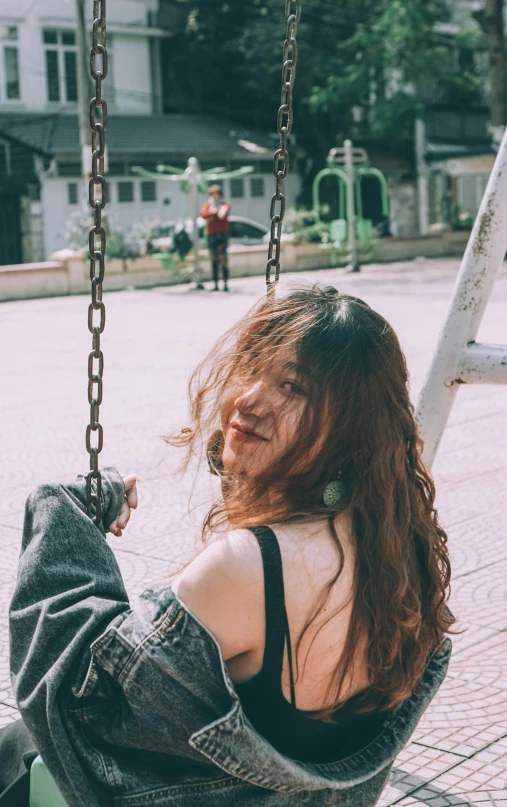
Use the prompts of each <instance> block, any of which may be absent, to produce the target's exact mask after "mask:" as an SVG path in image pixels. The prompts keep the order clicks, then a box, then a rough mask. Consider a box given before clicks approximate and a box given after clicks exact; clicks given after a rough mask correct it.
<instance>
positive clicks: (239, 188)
mask: <svg viewBox="0 0 507 807" xmlns="http://www.w3.org/2000/svg"><path fill="white" fill-rule="evenodd" d="M244 195H245V182H244V180H243V179H231V199H243V197H244Z"/></svg>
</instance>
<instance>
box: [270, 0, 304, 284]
mask: <svg viewBox="0 0 507 807" xmlns="http://www.w3.org/2000/svg"><path fill="white" fill-rule="evenodd" d="M301 6H302V0H285V16H286V17H287V37H286V39H285V42H284V45H283V66H282V97H281V105H280V109H279V110H278V117H277V122H276V123H277V125H276V128H277V131H278V134H279V135H280V145H279V147H278V149H277V150H276V151H275V154H274V157H273V174H274V176H275V179H276V189H275V193H274V194H273V197H272V199H271V207H270V212H269V216H270V218H271V237H270V241H269V249H268V262H267V265H266V286H267V292H268V297H272V296H273V295H274V293H275V286H276V284H277V283H278V278H279V277H280V242H281V237H282V223H283V217H284V215H285V196H284V194H283V181H284V179H285V177H286V176H287V174H288V173H289V152H288V150H287V141H288V138H289V135H290V133H291V130H292V94H293V91H294V82H295V80H296V65H297V61H298V43H297V40H296V34H297V27H298V22H299V20H300V18H301ZM293 7H294V10H293ZM277 204H279V208H278V210H277ZM273 270H274V278H273V277H272V273H273Z"/></svg>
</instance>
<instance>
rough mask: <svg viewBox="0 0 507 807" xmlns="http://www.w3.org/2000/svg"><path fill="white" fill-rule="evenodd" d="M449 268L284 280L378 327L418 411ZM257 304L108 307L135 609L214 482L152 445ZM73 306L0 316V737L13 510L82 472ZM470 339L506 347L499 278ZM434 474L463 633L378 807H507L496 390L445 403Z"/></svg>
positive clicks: (118, 546) (506, 559)
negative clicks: (184, 470) (362, 310)
mask: <svg viewBox="0 0 507 807" xmlns="http://www.w3.org/2000/svg"><path fill="white" fill-rule="evenodd" d="M457 269H458V262H457V261H450V260H443V261H436V260H428V261H416V262H411V263H404V264H391V265H386V266H372V267H367V268H366V269H365V270H364V271H363V272H362V273H361V274H359V275H350V274H345V273H344V271H343V270H329V271H318V272H305V273H299V274H292V275H288V276H287V277H285V278H284V280H283V282H284V283H286V282H290V283H292V284H293V283H312V282H324V283H328V284H332V285H336V286H337V287H338V288H339V289H340V290H343V291H346V292H349V293H352V294H357V295H358V296H360V297H364V299H365V300H366V301H367V302H368V303H369V304H370V305H372V306H373V307H374V308H377V309H378V310H379V311H380V312H381V313H382V314H384V315H385V316H386V317H387V319H388V320H389V321H390V322H391V323H392V324H393V326H394V327H395V329H396V331H397V332H398V334H399V337H400V340H401V343H402V345H403V348H404V350H405V352H406V354H407V358H408V363H409V367H410V371H411V377H412V395H413V399H414V401H415V400H416V399H417V394H418V391H419V389H420V386H421V384H422V380H423V378H424V373H425V371H426V368H427V367H428V364H429V361H430V358H431V355H432V352H433V349H434V346H435V343H436V339H437V335H438V331H439V328H440V325H441V323H442V320H443V317H444V315H445V312H446V309H447V305H448V302H449V299H450V294H451V290H452V286H453V283H454V279H455V276H456V272H457ZM263 290H264V289H263V280H262V278H248V279H242V280H234V281H232V283H231V292H230V293H229V294H225V293H223V292H220V293H218V294H214V293H211V292H207V291H205V292H192V291H189V290H188V288H187V287H177V288H176V287H171V288H167V287H165V288H158V289H151V290H148V291H146V290H145V291H124V292H116V293H112V294H108V295H107V296H106V298H105V303H106V308H107V325H106V330H105V332H104V334H103V338H102V339H103V346H104V352H105V362H106V366H105V384H104V402H103V405H102V407H101V413H100V418H101V422H102V423H103V425H104V432H105V443H104V450H103V453H102V455H101V457H102V465H108V464H112V465H115V466H116V467H117V468H118V469H119V470H120V471H121V472H122V473H127V472H136V473H137V474H138V476H139V492H140V507H139V510H138V511H137V512H136V513H135V514H134V515H133V518H132V523H131V524H130V526H129V527H128V529H127V530H126V532H125V534H124V537H123V538H122V539H119V540H117V539H112V544H113V546H114V549H115V552H116V555H117V557H118V561H119V563H120V566H121V569H122V571H123V574H124V577H125V581H126V584H127V588H128V590H129V592H130V593H131V594H132V595H135V594H138V593H139V592H140V591H142V590H143V589H144V588H146V587H148V586H151V585H153V584H157V583H159V582H160V581H161V580H164V578H166V577H167V575H168V574H169V572H170V571H171V570H174V569H175V568H177V566H178V564H180V563H181V561H182V560H184V559H186V558H187V557H188V556H189V554H190V553H191V552H192V548H193V546H194V542H195V541H198V540H199V520H200V518H201V517H202V513H203V512H204V509H203V508H204V507H205V504H206V500H207V499H209V495H210V493H211V491H212V487H213V485H214V484H216V482H215V480H214V479H213V478H212V477H210V476H209V474H207V473H206V472H205V471H203V472H202V473H200V474H199V475H198V476H196V475H195V473H189V474H188V475H187V476H186V477H185V478H183V479H182V478H178V477H176V476H174V473H173V471H174V468H175V466H176V462H177V460H178V457H177V455H175V454H174V452H173V450H172V449H167V448H166V447H165V445H164V443H163V441H162V440H161V435H163V434H165V433H167V432H169V431H171V430H173V429H176V428H178V427H179V426H181V425H183V424H184V423H185V417H186V411H187V397H186V387H187V382H188V378H189V373H190V370H191V369H192V368H193V367H194V366H195V364H196V363H197V362H198V360H199V359H200V358H202V357H203V356H204V355H205V353H206V352H207V350H208V349H209V348H210V347H211V346H212V345H213V343H214V341H215V340H216V338H217V337H218V336H219V335H220V334H221V333H222V332H223V331H224V330H225V329H226V328H227V327H228V326H230V325H232V324H233V323H234V322H235V321H236V320H237V319H238V317H239V316H240V315H241V314H243V313H244V312H245V311H247V310H248V308H249V307H250V306H251V305H252V304H253V303H254V302H255V301H256V300H257V299H259V297H260V296H261V295H262V293H263ZM87 306H88V299H87V298H86V297H65V298H55V299H43V300H32V301H26V302H14V303H4V304H1V305H0V344H1V345H2V351H1V358H0V411H1V413H2V429H1V439H0V458H1V462H0V486H1V491H2V493H1V497H0V501H1V508H0V552H1V556H2V564H1V565H0V579H1V582H2V588H1V592H0V598H1V607H0V641H1V642H2V656H1V661H0V725H4V724H6V723H8V722H9V721H10V720H13V719H15V718H16V716H17V712H16V709H15V705H14V700H13V698H12V692H11V688H10V683H9V674H8V636H7V608H8V602H9V598H10V594H11V591H12V588H13V585H14V579H15V574H16V564H17V557H18V553H19V545H20V537H21V528H22V520H23V508H24V502H25V499H26V497H27V495H28V494H29V493H30V491H31V490H32V489H33V488H34V487H35V486H36V485H38V484H39V483H41V482H46V481H49V480H58V481H62V482H65V481H66V480H69V479H70V478H72V477H73V476H74V475H76V474H77V473H81V472H84V471H86V470H87V455H86V451H85V445H84V434H85V427H86V423H87V418H88V416H89V407H88V403H87V357H88V352H89V351H90V350H91V336H90V334H89V333H88V330H87V324H86V322H87ZM478 338H479V339H480V340H481V341H487V342H497V343H503V344H506V343H507V269H506V268H504V270H503V271H502V272H501V274H500V277H499V280H498V281H497V284H496V286H495V289H494V293H493V296H492V299H491V300H490V303H489V306H488V310H487V313H486V315H485V318H484V322H483V325H482V327H481V330H480V333H479V337H478ZM434 472H435V476H436V481H437V488H438V507H439V511H440V515H441V520H442V522H443V524H444V526H445V528H446V529H447V530H448V533H449V542H450V550H451V555H452V561H453V581H454V582H453V589H452V599H451V607H452V609H453V611H454V612H455V614H456V616H457V617H458V618H459V620H460V627H462V628H466V632H465V633H463V634H462V635H460V636H458V637H455V638H454V648H455V649H454V654H453V659H452V663H451V668H450V674H449V676H448V678H447V680H446V682H445V683H444V685H443V687H442V689H441V691H440V694H439V695H438V697H437V698H436V700H435V702H434V703H433V705H432V706H431V707H430V709H429V710H428V712H427V713H426V715H425V717H424V718H423V720H422V722H421V724H420V725H419V727H418V729H417V732H416V734H415V735H414V737H413V742H412V743H411V744H410V745H409V746H408V747H407V748H406V749H405V750H404V751H403V752H402V753H401V754H400V756H399V758H398V759H397V760H396V763H395V767H394V771H393V774H392V776H391V780H390V784H389V786H388V787H387V788H386V791H385V792H384V794H383V797H382V801H381V804H382V805H391V804H399V805H402V806H403V807H409V805H410V807H422V805H429V806H430V807H447V806H448V805H449V807H451V806H452V807H465V805H466V807H472V806H473V805H481V807H484V805H488V807H491V806H492V805H495V807H500V805H502V807H507V540H506V535H507V528H506V521H507V388H505V387H495V386H477V387H475V388H474V387H472V388H462V389H460V391H459V393H458V399H457V403H456V405H455V407H454V410H453V412H452V415H451V419H450V423H449V425H448V427H447V430H446V433H445V436H444V438H443V441H442V444H441V447H440V450H439V454H438V458H437V461H436V463H435V467H434ZM190 495H192V501H191V504H190V507H189V497H190Z"/></svg>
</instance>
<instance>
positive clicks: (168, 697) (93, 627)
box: [10, 468, 237, 807]
mask: <svg viewBox="0 0 507 807" xmlns="http://www.w3.org/2000/svg"><path fill="white" fill-rule="evenodd" d="M102 478H103V491H104V494H105V501H104V506H105V516H104V519H103V521H104V523H105V524H110V523H111V521H113V520H114V519H115V518H116V517H117V515H118V513H119V511H120V509H121V504H122V501H123V495H124V486H123V482H122V479H121V477H120V476H119V474H118V473H117V471H115V469H113V468H106V469H104V470H103V471H102ZM10 644H11V674H12V682H13V687H14V693H15V697H16V700H17V703H18V706H19V710H20V712H21V715H22V717H23V720H24V722H25V723H26V725H27V727H28V729H29V730H30V733H31V734H32V737H33V739H34V741H35V744H36V746H37V748H38V749H39V752H40V753H41V755H42V757H43V759H44V761H45V763H46V765H47V767H48V769H49V770H50V772H51V773H52V775H53V777H54V778H55V780H56V782H57V784H58V786H59V787H60V790H61V791H62V793H63V794H64V796H65V798H66V800H67V802H68V804H69V805H72V807H73V806H74V805H80V807H81V805H82V807H103V805H109V804H110V803H111V792H112V791H114V790H115V789H117V788H118V787H119V786H120V787H121V786H126V782H127V781H129V780H130V775H129V774H128V773H127V772H126V771H125V770H124V769H123V767H122V761H121V749H122V748H124V747H125V746H129V747H131V748H132V747H133V748H136V749H139V750H140V751H141V750H142V751H147V752H156V753H157V754H160V753H165V754H168V755H173V756H174V755H175V756H176V757H178V758H182V757H186V758H188V757H191V758H193V759H194V760H198V761H199V762H200V763H201V762H206V759H205V757H203V756H202V754H201V753H200V752H199V751H197V750H195V749H192V747H191V746H190V745H189V739H190V737H191V736H192V734H193V733H194V732H195V731H197V730H199V729H201V728H202V727H203V726H204V725H206V724H208V723H211V722H212V721H214V720H216V719H217V718H219V717H220V716H222V715H224V714H226V713H227V712H228V711H229V709H230V708H231V704H232V703H233V702H234V701H235V698H236V699H237V696H235V693H234V691H233V688H232V684H230V680H229V679H228V676H227V674H226V670H225V667H224V664H223V661H222V658H221V655H220V652H219V648H218V645H217V643H216V641H215V639H214V638H213V637H212V636H211V634H209V633H208V631H207V630H206V629H205V628H204V627H203V626H202V625H201V624H200V623H199V622H198V621H197V620H196V619H195V618H194V617H193V616H192V615H191V614H190V613H189V612H188V611H187V610H186V609H185V607H184V605H183V604H182V603H181V602H180V601H179V600H178V599H177V598H176V597H175V595H174V593H173V592H172V590H171V589H170V588H169V587H168V586H166V587H165V588H163V589H161V590H159V591H146V592H145V593H144V594H143V595H142V596H141V597H140V598H139V599H136V601H135V602H134V603H133V604H132V605H131V604H130V603H129V601H128V598H127V593H126V591H125V588H124V585H123V581H122V578H121V574H120V570H119V568H118V565H117V563H116V559H115V557H114V554H113V552H112V550H111V549H110V548H109V546H108V544H107V542H106V541H105V535H104V531H103V530H100V529H98V528H97V527H96V526H95V524H94V523H93V522H92V521H91V520H90V519H89V517H88V515H87V511H86V494H85V477H78V478H77V479H76V480H75V481H74V482H73V483H72V484H70V485H58V484H49V485H42V486H41V487H39V488H37V489H36V490H35V491H34V492H33V493H32V494H31V496H30V497H29V498H28V500H27V503H26V512H25V523H24V532H23V543H22V552H21V558H20V563H19V572H18V580H17V585H16V588H15V591H14V595H13V599H12V602H11V609H10ZM105 744H106V745H107V748H108V749H109V750H108V752H107V758H106V757H104V755H103V753H102V752H101V751H100V750H99V748H102V749H103V748H104V747H105ZM116 749H117V750H118V752H119V753H118V755H116ZM119 783H120V784H119Z"/></svg>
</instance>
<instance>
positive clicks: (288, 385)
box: [282, 381, 305, 395]
mask: <svg viewBox="0 0 507 807" xmlns="http://www.w3.org/2000/svg"><path fill="white" fill-rule="evenodd" d="M282 387H283V388H284V389H285V390H286V391H287V392H290V394H291V395H304V393H305V391H304V389H303V387H301V386H300V385H299V384H296V382H295V381H284V382H283V384H282Z"/></svg>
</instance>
